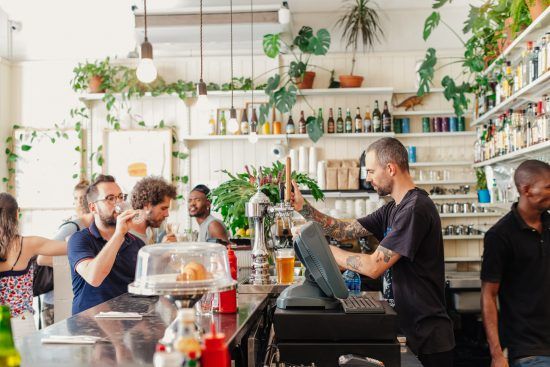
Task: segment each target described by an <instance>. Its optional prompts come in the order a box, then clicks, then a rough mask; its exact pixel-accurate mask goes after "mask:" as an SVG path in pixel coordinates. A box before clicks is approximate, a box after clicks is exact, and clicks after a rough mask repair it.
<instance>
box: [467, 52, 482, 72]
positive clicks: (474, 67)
mask: <svg viewBox="0 0 550 367" xmlns="http://www.w3.org/2000/svg"><path fill="white" fill-rule="evenodd" d="M464 66H466V67H467V68H469V69H470V71H471V72H472V73H479V72H481V71H483V69H485V61H484V60H483V57H482V56H474V57H472V58H470V59H467V60H465V61H464Z"/></svg>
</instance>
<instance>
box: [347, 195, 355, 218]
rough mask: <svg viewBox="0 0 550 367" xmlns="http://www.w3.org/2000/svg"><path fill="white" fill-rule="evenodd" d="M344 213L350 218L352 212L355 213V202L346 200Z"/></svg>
mask: <svg viewBox="0 0 550 367" xmlns="http://www.w3.org/2000/svg"><path fill="white" fill-rule="evenodd" d="M346 213H347V214H348V217H349V218H352V217H353V214H354V213H355V204H354V203H353V200H352V199H347V200H346Z"/></svg>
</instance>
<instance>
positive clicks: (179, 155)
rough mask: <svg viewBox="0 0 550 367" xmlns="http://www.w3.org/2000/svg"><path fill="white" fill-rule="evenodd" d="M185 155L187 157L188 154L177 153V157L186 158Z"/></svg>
mask: <svg viewBox="0 0 550 367" xmlns="http://www.w3.org/2000/svg"><path fill="white" fill-rule="evenodd" d="M187 157H189V154H186V153H182V152H180V153H178V158H179V159H185V158H187Z"/></svg>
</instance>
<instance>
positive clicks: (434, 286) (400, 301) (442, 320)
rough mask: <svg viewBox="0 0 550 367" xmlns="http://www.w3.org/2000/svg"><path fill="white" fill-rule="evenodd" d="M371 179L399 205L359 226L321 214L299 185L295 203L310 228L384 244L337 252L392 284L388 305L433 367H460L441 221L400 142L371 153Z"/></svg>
mask: <svg viewBox="0 0 550 367" xmlns="http://www.w3.org/2000/svg"><path fill="white" fill-rule="evenodd" d="M366 166H367V172H368V176H367V179H368V180H369V181H370V182H371V184H372V186H373V187H374V188H375V189H376V191H377V192H378V195H380V196H387V195H390V196H391V197H392V198H393V201H391V202H389V203H388V204H386V205H384V206H383V207H382V208H380V209H378V210H377V211H376V212H374V213H372V214H370V215H368V216H366V217H363V218H359V219H357V220H353V221H351V222H345V221H341V220H338V219H334V218H332V217H329V216H327V215H325V214H323V213H321V212H320V211H318V210H316V209H315V208H314V207H313V206H312V205H311V204H310V203H308V202H307V201H306V200H305V199H304V198H303V196H302V194H301V193H300V190H299V189H298V186H297V185H296V183H295V182H293V185H294V193H293V194H292V203H293V206H294V209H295V210H297V211H298V212H299V213H300V214H302V216H303V217H304V218H305V219H306V220H313V221H315V222H318V223H320V224H321V225H322V227H323V228H324V230H325V233H326V234H327V235H328V236H331V237H333V238H335V239H337V240H347V239H354V238H360V237H365V236H368V235H370V234H371V233H372V234H373V235H374V236H375V237H376V238H377V239H378V240H379V241H380V244H379V245H378V247H377V248H376V250H375V251H374V252H373V253H372V254H358V253H352V252H348V251H344V250H341V249H339V248H337V247H334V246H330V248H331V251H332V253H333V255H334V258H335V259H336V262H337V263H338V265H339V266H340V267H341V268H345V269H350V270H353V271H356V272H358V273H361V274H363V275H366V276H369V277H371V278H373V279H376V278H378V277H380V276H382V275H383V276H384V278H383V283H384V290H383V291H384V292H383V293H384V297H385V298H386V299H387V300H388V302H389V303H390V304H391V305H392V306H394V308H395V310H396V311H397V314H398V321H399V326H400V329H401V332H403V333H404V335H405V336H406V338H407V344H408V345H409V347H410V348H411V350H412V351H413V352H414V353H415V354H417V355H418V357H419V359H420V361H421V362H422V364H423V365H424V366H425V367H447V366H452V365H453V349H454V346H455V341H454V333H453V326H452V322H451V320H450V318H449V316H448V315H447V312H446V309H445V297H444V288H445V279H444V259H443V237H442V233H441V220H440V218H439V214H438V212H437V209H436V208H435V205H434V203H433V202H432V200H431V199H430V198H429V196H428V193H427V192H426V191H424V190H421V189H419V188H417V187H415V185H414V182H413V180H412V178H411V176H410V174H409V163H408V154H407V150H406V149H405V147H404V146H403V144H401V142H399V140H397V139H394V138H383V139H380V140H377V141H376V142H374V143H373V144H371V145H370V146H369V147H368V149H367V155H366Z"/></svg>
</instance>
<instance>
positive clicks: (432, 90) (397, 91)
mask: <svg viewBox="0 0 550 367" xmlns="http://www.w3.org/2000/svg"><path fill="white" fill-rule="evenodd" d="M444 90H445V89H444V88H430V93H442V92H443V91H444ZM416 93H418V89H394V90H393V94H416Z"/></svg>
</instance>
